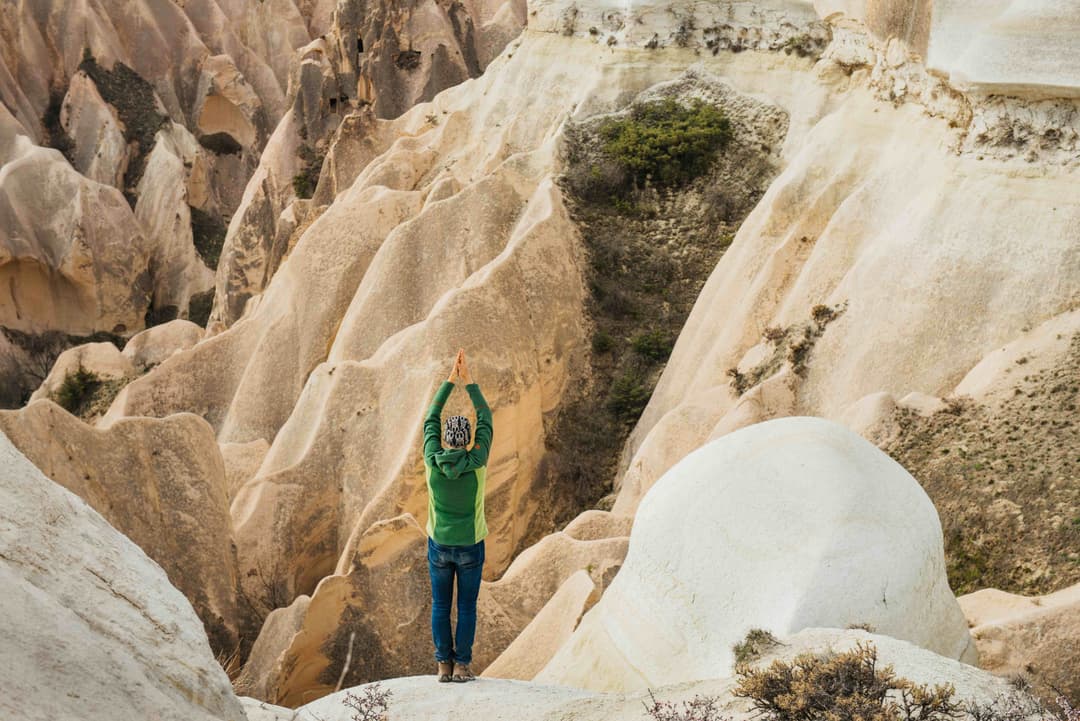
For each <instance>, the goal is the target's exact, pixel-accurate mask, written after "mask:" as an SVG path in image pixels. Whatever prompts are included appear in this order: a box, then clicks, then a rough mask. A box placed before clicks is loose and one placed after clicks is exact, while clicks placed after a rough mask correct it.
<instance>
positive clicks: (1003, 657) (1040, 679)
mask: <svg viewBox="0 0 1080 721" xmlns="http://www.w3.org/2000/svg"><path fill="white" fill-rule="evenodd" d="M958 600H959V602H960V608H962V609H963V611H964V615H965V616H966V617H967V619H968V624H969V625H970V626H971V637H972V638H973V639H975V645H976V647H977V648H978V650H979V665H980V666H981V667H982V668H984V669H986V670H987V671H990V672H991V673H993V674H995V675H998V676H1002V677H1005V678H1012V679H1015V678H1021V679H1024V680H1025V681H1027V682H1028V683H1030V684H1031V686H1032V687H1033V688H1034V689H1036V690H1037V691H1039V692H1041V693H1042V694H1043V695H1044V696H1048V697H1050V698H1053V697H1054V696H1056V695H1057V694H1058V693H1061V694H1064V695H1065V696H1066V697H1067V698H1076V697H1077V694H1080V679H1078V678H1077V675H1076V669H1077V668H1080V650H1078V649H1077V646H1076V639H1077V636H1078V635H1080V629H1078V628H1077V625H1078V624H1080V585H1074V586H1070V587H1068V588H1065V589H1062V590H1060V591H1057V592H1056V593H1050V594H1047V595H1045V596H1035V597H1025V596H1017V595H1015V594H1011V593H1003V592H1002V591H998V590H997V589H993V588H987V589H983V590H981V591H976V592H975V593H971V594H968V595H966V596H961V597H960V598H959V599H958Z"/></svg>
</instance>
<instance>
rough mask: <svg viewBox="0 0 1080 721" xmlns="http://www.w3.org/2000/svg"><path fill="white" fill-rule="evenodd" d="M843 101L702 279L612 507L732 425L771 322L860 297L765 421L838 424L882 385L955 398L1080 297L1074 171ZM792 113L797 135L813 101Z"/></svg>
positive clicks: (918, 118)
mask: <svg viewBox="0 0 1080 721" xmlns="http://www.w3.org/2000/svg"><path fill="white" fill-rule="evenodd" d="M823 62H824V61H823ZM838 101H839V103H840V109H838V110H837V111H836V112H833V113H830V114H828V115H827V116H826V117H825V118H824V119H822V120H821V121H820V122H818V123H817V124H816V125H814V126H813V128H812V130H811V131H810V133H809V136H807V137H806V138H805V142H802V143H801V145H799V146H798V149H797V150H795V151H794V153H793V154H792V156H791V158H790V162H789V164H788V166H787V168H786V169H785V170H784V171H783V172H782V173H781V175H780V176H779V177H778V178H777V179H776V180H775V181H774V182H773V184H772V186H771V187H770V188H769V190H768V191H767V192H766V194H765V196H764V197H763V198H762V200H761V202H760V203H759V204H758V206H757V207H756V208H755V209H754V211H753V212H751V214H750V216H749V217H748V218H747V219H746V221H745V222H744V223H743V225H742V226H741V228H740V230H739V232H738V233H737V235H736V237H735V241H734V243H733V244H732V246H731V248H730V249H729V250H728V251H727V252H726V253H725V255H724V256H723V258H722V259H721V260H720V262H719V263H718V264H717V267H716V269H715V270H714V271H713V274H712V276H711V277H710V279H709V281H708V282H707V283H706V285H705V287H704V289H703V290H702V293H701V295H700V296H699V298H698V300H697V302H696V304H695V307H694V310H693V311H692V313H691V315H690V317H689V319H688V321H687V324H686V326H685V327H684V328H683V331H682V333H681V334H680V336H679V339H678V341H677V343H676V346H675V349H674V352H673V353H672V356H671V359H670V360H669V362H668V364H667V366H666V368H665V371H664V374H663V376H662V377H661V379H660V382H659V384H658V385H657V387H656V389H655V391H654V392H653V395H652V397H651V399H650V402H649V406H648V407H647V408H646V410H645V412H644V414H643V415H642V418H641V420H640V421H639V423H638V425H637V427H636V428H635V430H634V432H633V434H632V436H631V439H630V442H629V444H628V446H627V448H626V452H625V454H624V460H623V463H624V467H625V468H626V469H627V471H626V473H625V475H624V476H623V478H622V481H621V485H622V488H623V491H622V495H621V496H620V499H619V502H618V503H617V504H616V507H615V510H617V511H621V512H626V511H627V510H629V509H632V508H633V505H634V504H635V503H636V502H637V499H640V497H641V495H642V493H643V492H644V491H645V490H647V488H648V486H649V485H650V484H651V483H652V481H653V480H655V479H656V478H657V477H659V475H660V474H661V473H663V472H664V471H665V470H666V469H667V468H670V467H671V465H672V464H673V463H674V462H675V461H677V460H678V459H679V458H681V457H682V456H684V455H685V454H686V453H687V452H688V450H689V449H690V448H693V447H696V445H699V444H700V443H701V442H703V441H704V440H705V439H706V438H707V437H709V436H710V435H711V433H710V431H712V434H715V433H716V429H718V428H721V427H722V426H723V425H724V423H725V420H724V419H725V417H726V416H728V415H729V413H730V412H731V411H732V410H733V409H734V408H735V407H736V406H737V404H738V400H739V399H737V398H736V397H735V394H734V393H733V392H732V390H731V389H730V387H729V382H728V381H729V378H728V377H727V374H726V371H727V369H729V368H732V367H734V366H736V365H737V364H738V362H739V360H740V359H741V358H743V356H744V355H745V354H746V352H747V351H748V350H749V349H750V348H752V347H754V346H755V345H757V344H758V343H760V341H761V338H760V335H759V334H760V333H761V332H762V330H763V329H764V328H767V327H770V326H780V327H788V326H792V325H796V324H798V323H802V322H805V321H806V320H807V319H808V317H809V314H810V309H811V308H813V307H814V306H815V305H817V304H828V305H833V306H838V305H840V304H843V303H846V309H845V310H844V311H843V313H842V314H841V315H840V316H839V317H838V318H837V319H836V320H834V321H832V322H831V323H830V324H828V326H827V328H826V329H825V331H824V333H823V335H822V336H821V338H820V339H819V340H818V341H817V343H816V345H815V346H814V348H813V350H812V352H811V354H810V356H809V360H808V363H807V367H806V369H805V372H804V373H803V374H802V375H799V376H797V377H795V378H792V379H791V380H792V381H793V383H794V385H793V387H792V388H791V392H790V393H780V394H778V395H777V398H776V401H775V403H766V404H764V405H763V406H762V408H761V409H760V410H758V411H757V412H756V414H755V416H754V418H755V419H757V420H762V419H765V418H770V417H776V416H781V415H791V414H811V415H821V416H825V417H833V418H835V417H839V416H840V414H841V413H842V412H843V411H844V409H846V408H847V407H848V406H850V405H851V404H852V403H854V402H855V401H857V400H858V399H860V398H862V397H864V396H866V395H868V394H871V393H877V392H882V391H884V392H888V393H891V394H893V395H894V396H900V395H905V394H907V393H908V392H911V391H913V390H917V391H919V392H921V393H925V394H928V395H936V396H942V395H945V394H946V393H947V392H948V391H949V390H950V389H952V388H954V387H955V386H956V384H957V383H958V382H959V381H960V380H961V378H962V377H963V375H964V374H965V373H967V372H968V370H970V369H971V368H972V367H973V366H974V365H975V364H976V363H977V362H978V361H979V360H980V359H981V358H982V357H983V356H984V355H985V354H986V353H987V352H989V351H990V350H991V349H992V348H994V347H995V346H1000V345H1001V344H1003V343H1006V342H1008V341H1010V340H1012V339H1013V338H1015V337H1017V336H1018V335H1020V334H1021V332H1022V331H1023V330H1024V329H1025V328H1026V327H1028V326H1030V325H1033V324H1038V323H1041V322H1043V321H1045V320H1047V319H1049V318H1051V317H1053V316H1055V315H1058V314H1060V313H1062V312H1064V311H1066V310H1068V309H1070V308H1071V305H1072V303H1073V302H1074V300H1073V299H1075V298H1076V297H1077V294H1078V293H1080V256H1078V255H1077V254H1076V252H1075V249H1076V248H1077V247H1080V203H1076V202H1073V200H1070V199H1072V198H1077V197H1080V195H1078V193H1077V190H1078V189H1080V174H1078V173H1077V172H1076V170H1075V168H1073V167H1070V166H1065V167H1060V166H1057V165H1054V164H1053V163H1046V164H1041V163H1037V162H1036V163H1033V164H1027V163H1024V164H1022V165H1021V164H1017V163H1016V162H1015V161H1007V160H991V159H989V158H987V159H983V160H979V157H981V156H979V155H973V154H969V153H968V152H967V151H964V152H961V153H960V154H956V153H955V152H951V151H949V150H948V149H947V147H948V145H949V144H950V143H951V142H953V141H952V140H951V138H952V137H953V136H952V135H951V132H952V131H950V130H949V128H948V126H947V125H946V124H945V123H944V122H943V121H941V120H935V119H934V118H931V117H928V116H927V115H926V114H925V113H924V112H923V110H922V108H920V107H919V106H918V105H916V104H915V103H913V102H909V103H906V104H901V105H899V107H896V108H886V107H882V106H881V104H880V103H879V102H878V101H876V100H873V99H871V98H870V97H869V96H867V95H864V94H863V93H862V92H861V91H860V90H859V89H857V88H856V89H852V90H851V91H850V92H848V93H846V94H844V95H842V96H840V97H839V98H838ZM788 107H789V108H791V110H792V114H793V117H792V126H793V128H798V127H799V126H800V125H801V120H800V118H799V116H800V115H801V114H802V113H804V112H806V110H805V109H804V108H801V107H800V106H794V107H792V106H788ZM957 117H959V116H957ZM1070 142H1071V141H1070ZM790 144H791V139H790V136H789V145H790ZM972 152H974V151H972ZM913 188H914V189H917V190H916V191H915V192H916V195H915V196H912V189H913ZM1017 198H1021V199H1022V201H1019V202H1018V201H1017V200H1016V199H1017ZM870 209H872V211H870ZM1031 288H1042V289H1044V290H1045V292H1042V293H1032V292H1030V289H1031ZM897 298H917V299H918V300H919V302H904V303H898V302H896V299H897ZM901 329H903V330H901Z"/></svg>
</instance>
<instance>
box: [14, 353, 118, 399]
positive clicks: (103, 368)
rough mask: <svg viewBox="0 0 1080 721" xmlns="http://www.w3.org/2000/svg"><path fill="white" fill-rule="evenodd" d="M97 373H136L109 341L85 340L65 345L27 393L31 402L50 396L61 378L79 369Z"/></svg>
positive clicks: (113, 375)
mask: <svg viewBox="0 0 1080 721" xmlns="http://www.w3.org/2000/svg"><path fill="white" fill-rule="evenodd" d="M80 367H81V368H83V369H84V370H86V371H89V372H90V373H94V374H96V375H97V376H98V377H99V378H100V379H102V380H104V379H107V378H126V377H130V376H134V375H135V365H134V364H133V363H132V362H131V359H130V358H129V357H128V356H126V355H124V354H123V353H121V352H120V350H119V349H118V348H117V347H116V346H115V345H113V344H112V343H86V344H84V345H79V346H75V347H74V348H68V349H67V350H66V351H64V352H63V353H61V354H60V355H59V356H57V358H56V362H55V363H53V366H52V369H50V370H49V375H48V376H46V377H45V380H44V381H42V383H41V386H40V387H38V389H37V390H36V391H34V392H33V394H32V395H31V396H30V401H31V402H33V401H36V400H40V399H42V398H53V397H54V396H55V395H56V392H57V391H58V390H60V386H62V385H63V384H64V379H65V378H67V376H68V375H69V374H72V373H75V372H77V371H78V370H79V368H80Z"/></svg>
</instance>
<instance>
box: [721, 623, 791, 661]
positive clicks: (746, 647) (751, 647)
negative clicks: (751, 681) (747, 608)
mask: <svg viewBox="0 0 1080 721" xmlns="http://www.w3.org/2000/svg"><path fill="white" fill-rule="evenodd" d="M779 645H780V641H778V640H777V638H776V636H773V635H772V634H771V633H769V632H768V631H766V630H765V629H763V628H752V629H750V630H749V631H747V633H746V636H745V637H744V638H743V640H742V641H739V642H738V643H737V644H735V645H734V646H732V647H731V652H732V653H733V654H735V667H736V668H739V667H741V666H742V665H743V664H747V663H751V662H753V661H756V660H758V659H759V658H761V657H762V655H764V654H765V652H766V651H769V650H770V649H773V648H776V647H777V646H779Z"/></svg>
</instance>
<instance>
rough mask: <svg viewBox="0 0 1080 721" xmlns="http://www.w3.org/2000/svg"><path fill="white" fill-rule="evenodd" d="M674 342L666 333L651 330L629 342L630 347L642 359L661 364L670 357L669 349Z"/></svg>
mask: <svg viewBox="0 0 1080 721" xmlns="http://www.w3.org/2000/svg"><path fill="white" fill-rule="evenodd" d="M674 345H675V342H674V341H673V340H672V339H671V336H669V335H668V334H667V333H664V332H663V331H659V330H651V331H648V332H646V333H639V334H637V335H636V336H634V337H633V339H632V340H631V341H630V347H631V348H633V349H634V352H635V353H637V354H638V355H639V356H641V357H642V358H646V359H648V360H651V361H656V362H658V363H659V362H663V361H666V360H667V359H668V356H670V355H671V349H672V347H673V346H674Z"/></svg>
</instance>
